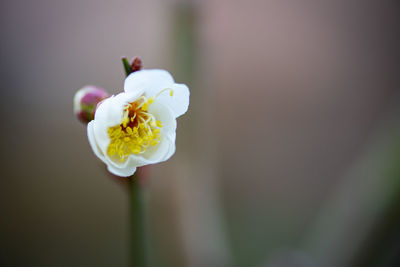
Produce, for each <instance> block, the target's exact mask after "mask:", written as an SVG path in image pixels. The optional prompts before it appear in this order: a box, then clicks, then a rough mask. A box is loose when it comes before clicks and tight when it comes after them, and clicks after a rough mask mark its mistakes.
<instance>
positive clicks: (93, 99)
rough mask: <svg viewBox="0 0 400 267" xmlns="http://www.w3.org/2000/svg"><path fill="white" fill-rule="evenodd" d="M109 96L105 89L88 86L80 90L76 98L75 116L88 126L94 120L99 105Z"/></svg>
mask: <svg viewBox="0 0 400 267" xmlns="http://www.w3.org/2000/svg"><path fill="white" fill-rule="evenodd" d="M108 97H109V94H108V93H107V92H106V91H104V90H103V89H101V88H99V87H96V86H93V85H87V86H85V87H83V88H81V89H79V90H78V91H77V92H76V93H75V96H74V114H75V116H77V117H78V119H79V120H80V121H81V122H83V123H85V124H87V123H89V122H90V121H91V120H93V119H94V113H95V112H96V109H97V105H98V103H100V102H101V101H103V100H104V99H106V98H108Z"/></svg>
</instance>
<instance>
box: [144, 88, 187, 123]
mask: <svg viewBox="0 0 400 267" xmlns="http://www.w3.org/2000/svg"><path fill="white" fill-rule="evenodd" d="M169 88H171V89H172V90H173V95H172V96H171V95H170V92H169V91H165V92H163V93H161V94H160V95H159V96H158V97H157V100H158V101H160V102H162V103H163V104H164V105H166V106H167V107H169V108H170V109H171V110H172V111H173V112H174V114H175V118H177V117H179V116H181V115H183V114H185V112H186V111H187V110H188V107H189V96H190V92H189V88H188V87H187V86H186V85H185V84H179V83H174V84H173V85H171V86H170V87H169ZM146 93H147V92H146Z"/></svg>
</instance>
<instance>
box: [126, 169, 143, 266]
mask: <svg viewBox="0 0 400 267" xmlns="http://www.w3.org/2000/svg"><path fill="white" fill-rule="evenodd" d="M138 172H139V171H138V170H136V173H135V174H134V175H133V176H131V178H130V181H129V189H130V190H129V191H130V192H129V194H130V213H131V266H132V267H146V231H145V223H144V199H143V187H142V185H141V183H140V179H139V174H138Z"/></svg>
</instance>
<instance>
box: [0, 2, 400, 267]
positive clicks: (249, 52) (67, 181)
mask: <svg viewBox="0 0 400 267" xmlns="http://www.w3.org/2000/svg"><path fill="white" fill-rule="evenodd" d="M399 7H400V4H399V2H398V1H389V0H387V1H386V0H384V1H378V0H375V1H368V0H367V1H365V0H364V1H362V0H359V1H358V0H354V1H341V0H339V1H333V0H332V1H328V0H326V1H317V0H304V1H303V0H301V1H294V0H293V1H289V0H284V1H279V0H271V1H257V0H247V1H238V0H234V1H232V0H230V1H228V0H220V1H211V0H202V1H183V0H182V1H172V0H170V1H164V0H149V1H136V0H135V1H127V0H114V1H94V0H69V1H60V0H36V1H28V0H17V1H11V0H2V1H1V2H0V21H1V23H0V36H1V42H0V53H1V61H0V75H1V85H0V87H1V95H2V97H1V105H0V112H1V114H2V116H3V123H2V126H1V133H0V145H1V150H0V155H1V179H0V214H1V215H0V216H1V217H0V265H1V266H97V267H99V266H129V255H128V253H129V207H128V201H129V200H128V194H127V192H126V190H125V188H124V186H123V184H121V183H119V182H118V181H116V180H114V179H112V177H111V176H109V175H108V174H107V173H106V172H105V167H104V166H103V164H102V163H101V162H100V161H99V160H98V159H97V158H96V157H95V156H94V154H93V153H92V151H91V149H90V146H89V144H88V141H87V137H86V129H85V126H84V125H81V124H80V123H79V122H78V121H77V120H76V118H75V117H74V116H73V112H72V99H73V95H74V93H75V91H76V90H77V89H79V88H80V87H83V86H84V85H86V84H95V85H98V86H101V87H103V88H105V89H107V90H108V91H109V92H110V93H118V92H120V91H121V90H122V85H123V79H124V73H123V68H122V64H121V62H120V58H121V56H124V55H126V56H128V57H133V56H140V57H141V58H142V60H143V62H144V66H145V68H164V69H168V70H169V71H170V72H171V73H172V74H173V75H174V77H175V79H176V80H177V81H178V82H182V83H186V84H188V85H189V87H190V88H191V105H190V109H189V112H188V113H187V114H186V115H185V116H183V117H181V118H180V119H179V121H178V132H177V151H176V154H175V155H174V157H173V158H172V159H171V160H170V161H168V162H167V163H162V164H158V165H155V166H152V167H151V170H150V179H149V181H148V187H147V189H146V198H147V207H146V208H147V215H148V226H149V232H150V234H151V239H150V240H149V247H150V250H149V251H150V252H149V257H150V259H151V266H162V267H164V266H165V267H169V266H171V267H172V266H173V267H178V266H184V267H185V266H195V267H197V266H234V267H241V266H246V267H284V266H290V267H291V266H295V267H297V266H299V267H303V266H304V267H309V266H310V267H316V266H323V267H324V266H327V267H330V266H332V267H333V266H348V267H353V266H354V267H357V266H400V257H399V255H400V231H399V229H400V228H399V226H400V119H399V118H400V92H399V85H400V78H399V67H400V66H399V58H400V57H399V47H400V43H399V36H400V35H399V19H398V15H399V11H400V10H399Z"/></svg>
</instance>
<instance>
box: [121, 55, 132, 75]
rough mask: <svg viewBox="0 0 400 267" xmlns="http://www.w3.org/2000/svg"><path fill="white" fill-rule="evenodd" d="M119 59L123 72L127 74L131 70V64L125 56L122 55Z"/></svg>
mask: <svg viewBox="0 0 400 267" xmlns="http://www.w3.org/2000/svg"><path fill="white" fill-rule="evenodd" d="M121 60H122V64H123V65H124V69H125V74H126V76H128V75H129V74H131V72H132V68H131V64H129V61H128V59H126V57H122V58H121Z"/></svg>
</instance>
